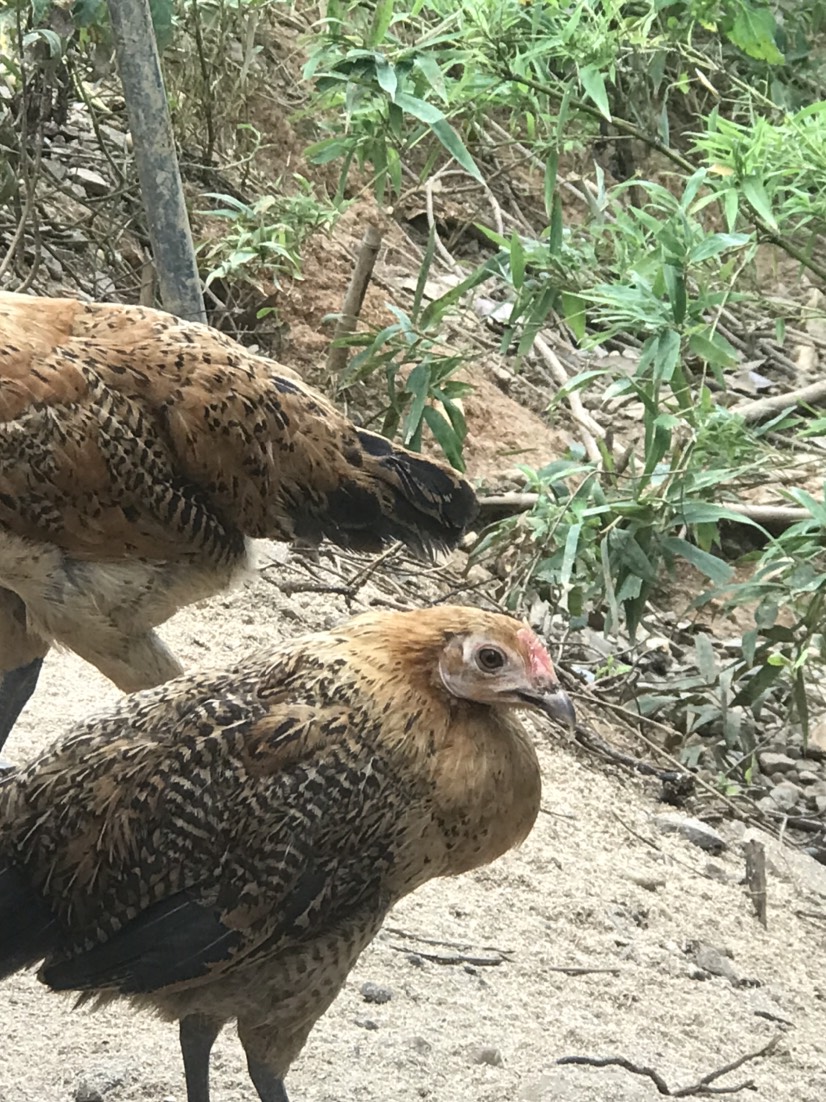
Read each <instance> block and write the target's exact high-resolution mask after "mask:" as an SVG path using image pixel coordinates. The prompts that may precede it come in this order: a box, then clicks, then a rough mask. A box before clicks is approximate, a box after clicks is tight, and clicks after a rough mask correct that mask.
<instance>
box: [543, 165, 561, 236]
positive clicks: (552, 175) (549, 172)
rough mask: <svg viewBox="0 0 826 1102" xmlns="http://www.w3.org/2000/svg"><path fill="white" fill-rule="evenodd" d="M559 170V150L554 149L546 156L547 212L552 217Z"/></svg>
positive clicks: (545, 193)
mask: <svg viewBox="0 0 826 1102" xmlns="http://www.w3.org/2000/svg"><path fill="white" fill-rule="evenodd" d="M558 171H559V151H558V150H556V149H554V150H552V151H551V152H550V153H548V156H547V157H546V158H545V179H544V196H545V213H546V214H547V216H548V218H549V219H550V218H551V217H552V214H553V204H554V191H555V190H556V175H557V172H558Z"/></svg>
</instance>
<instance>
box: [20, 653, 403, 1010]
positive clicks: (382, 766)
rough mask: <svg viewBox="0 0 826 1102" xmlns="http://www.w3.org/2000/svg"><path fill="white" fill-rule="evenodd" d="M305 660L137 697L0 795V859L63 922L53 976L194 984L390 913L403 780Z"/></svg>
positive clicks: (143, 986) (181, 683) (53, 979)
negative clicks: (322, 692)
mask: <svg viewBox="0 0 826 1102" xmlns="http://www.w3.org/2000/svg"><path fill="white" fill-rule="evenodd" d="M308 662H310V665H311V660H310V659H308V658H307V656H305V657H304V658H303V659H302V660H301V663H300V665H301V667H302V668H301V669H300V670H299V669H297V668H296V666H295V660H294V659H279V660H278V661H277V662H276V664H275V665H273V666H271V667H270V668H269V669H268V671H267V673H266V675H265V676H261V671H260V670H258V674H257V676H250V677H249V678H248V679H247V681H246V683H244V682H243V681H242V683H241V684H240V685H239V684H235V685H234V687H232V688H231V687H230V685H228V684H227V679H226V678H223V679H220V680H219V681H217V682H216V681H212V682H210V680H209V679H205V678H200V679H199V678H181V679H179V680H177V681H175V682H170V683H168V684H167V685H165V686H162V687H161V688H160V689H158V690H152V691H150V692H148V693H141V694H138V695H136V696H135V697H133V698H131V699H130V700H128V701H127V702H126V703H125V704H124V705H122V706H121V707H120V708H119V709H117V710H116V711H115V712H114V713H113V714H112V715H111V716H110V717H106V718H105V719H103V720H100V721H97V722H96V723H89V724H86V725H85V726H84V727H83V728H81V729H80V730H79V731H78V732H77V733H76V734H75V735H74V736H72V737H71V738H69V739H68V740H66V741H65V742H64V743H63V744H62V746H61V747H59V748H58V749H57V750H55V751H52V752H49V753H47V754H46V755H44V756H43V757H42V758H41V759H39V760H38V761H36V762H34V763H33V764H32V765H31V766H30V767H28V768H27V769H25V770H21V771H19V772H18V773H17V774H15V775H14V777H13V778H11V779H10V780H7V781H6V782H5V784H4V785H3V786H2V788H0V822H1V823H2V826H0V865H2V864H3V863H5V864H6V865H7V866H10V867H12V868H14V870H15V872H16V874H19V875H20V876H21V877H22V878H24V879H25V881H26V883H27V886H28V888H29V890H30V892H31V901H30V902H31V906H32V909H33V913H34V912H35V911H36V912H37V914H38V916H39V918H40V919H41V920H42V914H43V905H44V904H45V906H46V908H47V909H48V911H49V912H51V913H52V914H53V915H54V916H55V918H56V920H57V927H56V928H55V930H54V931H52V934H53V937H52V941H51V948H50V952H49V955H48V956H47V960H46V965H45V968H44V973H43V975H44V978H45V980H46V982H47V983H49V984H50V985H52V986H53V987H55V988H77V989H84V988H91V989H100V988H114V989H117V990H120V991H122V992H124V993H130V992H131V993H133V992H140V991H144V992H145V991H150V990H154V989H156V988H158V987H162V986H165V985H167V984H170V983H178V982H183V981H194V980H197V979H199V978H203V977H211V976H213V975H214V974H215V973H216V972H219V971H222V970H225V969H232V968H233V966H234V965H235V964H236V963H237V962H238V961H240V960H245V961H249V960H250V959H255V958H256V957H257V956H259V955H268V954H269V953H271V952H274V951H277V950H278V949H279V947H283V946H284V945H287V944H290V943H295V942H297V941H298V942H300V941H302V940H303V939H305V938H309V937H313V936H315V935H317V934H318V933H319V932H320V931H321V930H323V929H326V928H330V927H331V926H334V925H335V924H337V923H341V922H343V921H345V920H346V919H347V917H348V916H350V915H352V914H354V913H355V912H356V911H359V910H362V909H363V908H365V907H368V910H370V911H371V912H372V911H380V910H381V909H382V908H383V907H385V906H386V905H387V900H383V897H382V893H383V890H384V888H383V885H384V883H385V881H386V877H387V874H388V871H389V869H390V868H391V866H392V863H393V856H394V852H395V847H396V842H397V840H398V838H399V837H400V834H401V833H403V832H404V831H405V830H406V829H407V824H406V818H405V817H406V807H407V806H408V804H407V795H408V794H407V793H406V792H405V784H406V783H409V782H405V781H404V780H403V779H402V778H401V777H400V776H399V775H398V774H397V771H396V770H394V769H393V768H392V763H390V762H388V760H387V759H386V758H385V757H384V756H383V755H382V754H381V753H379V752H378V751H377V750H376V748H375V743H374V740H373V738H372V737H371V735H372V732H369V731H363V730H360V729H359V727H358V723H359V719H358V711H357V710H354V709H351V708H350V707H348V706H346V705H343V704H337V703H335V702H333V701H331V700H330V699H325V700H321V699H319V698H318V697H316V696H315V695H314V690H313V689H312V688H309V689H308V684H310V685H311V684H312V673H311V671H310V672H309V676H308V670H307V668H306V666H307V663H308ZM37 949H38V950H39V951H40V952H41V955H42V939H41V940H40V941H38V942H37ZM33 951H34V950H33ZM3 958H4V947H3V934H2V933H1V932H0V971H2V968H3ZM18 961H19V949H18ZM17 966H19V963H18V965H17Z"/></svg>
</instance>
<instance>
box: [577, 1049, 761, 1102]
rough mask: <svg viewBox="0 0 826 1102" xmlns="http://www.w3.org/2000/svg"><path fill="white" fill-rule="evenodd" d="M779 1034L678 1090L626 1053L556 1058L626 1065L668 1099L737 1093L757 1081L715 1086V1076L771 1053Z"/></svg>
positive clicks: (587, 1063)
mask: <svg viewBox="0 0 826 1102" xmlns="http://www.w3.org/2000/svg"><path fill="white" fill-rule="evenodd" d="M780 1036H781V1035H780V1034H779V1033H778V1034H777V1035H776V1036H774V1037H772V1039H771V1040H770V1041H769V1042H768V1044H765V1045H763V1047H762V1048H759V1049H757V1051H756V1052H748V1053H746V1055H745V1056H739V1057H738V1058H737V1059H736V1060H732V1061H731V1063H729V1064H724V1065H723V1066H722V1067H721V1068H717V1069H716V1070H715V1071H710V1072H707V1073H706V1074H705V1075H703V1076H702V1077H701V1078H700V1079H698V1080H697V1082H696V1083H691V1084H689V1086H687V1087H678V1088H677V1089H676V1090H672V1089H671V1088H670V1087H669V1085H668V1083H666V1081H665V1079H663V1077H662V1076H661V1075H660V1073H659V1072H658V1071H657V1070H656V1068H649V1067H645V1066H644V1065H642V1064H635V1063H634V1062H633V1061H632V1060H628V1059H627V1058H626V1057H625V1056H605V1057H601V1056H563V1057H562V1058H561V1059H559V1060H557V1064H579V1065H584V1066H587V1067H592V1068H605V1067H609V1066H614V1067H620V1068H624V1069H625V1071H630V1072H631V1073H632V1074H633V1075H644V1076H646V1077H647V1078H648V1079H650V1080H651V1082H652V1083H653V1084H654V1086H655V1087H656V1088H657V1090H658V1091H659V1093H660V1094H664V1095H666V1096H667V1097H668V1098H688V1097H689V1095H692V1094H694V1095H709V1094H738V1093H739V1092H740V1091H743V1090H754V1089H755V1085H754V1080H753V1079H747V1080H746V1081H745V1082H743V1083H739V1084H738V1085H737V1086H735V1087H713V1086H711V1084H712V1083H713V1082H714V1081H715V1079H720V1078H721V1077H722V1076H724V1075H728V1074H729V1072H732V1071H736V1070H737V1068H740V1067H742V1066H743V1064H746V1063H748V1062H749V1061H750V1060H757V1059H759V1058H760V1057H761V1056H771V1054H772V1053H773V1052H774V1050H775V1048H776V1047H777V1042H778V1041H779V1040H780Z"/></svg>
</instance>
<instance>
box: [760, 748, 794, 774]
mask: <svg viewBox="0 0 826 1102" xmlns="http://www.w3.org/2000/svg"><path fill="white" fill-rule="evenodd" d="M757 760H758V761H759V762H760V768H761V769H762V770H763V772H764V773H768V775H769V776H771V775H772V774H773V773H788V772H789V770H790V769H794V765H795V763H794V759H793V758H790V757H789V756H788V754H773V753H772V752H771V751H770V750H764V751H763V753H762V754H758V755H757Z"/></svg>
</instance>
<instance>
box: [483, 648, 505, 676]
mask: <svg viewBox="0 0 826 1102" xmlns="http://www.w3.org/2000/svg"><path fill="white" fill-rule="evenodd" d="M476 665H477V666H478V667H479V669H480V670H484V672H485V673H495V672H496V671H497V670H501V669H502V667H503V666H504V665H505V655H504V654H503V653H502V651H501V650H499V648H498V647H480V648H479V650H478V651H477V652H476Z"/></svg>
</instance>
